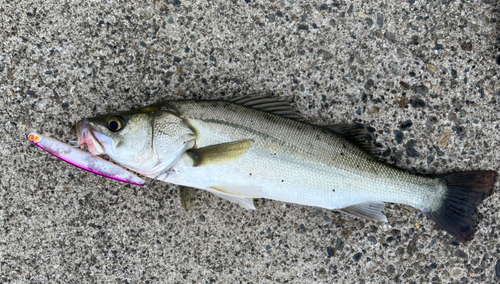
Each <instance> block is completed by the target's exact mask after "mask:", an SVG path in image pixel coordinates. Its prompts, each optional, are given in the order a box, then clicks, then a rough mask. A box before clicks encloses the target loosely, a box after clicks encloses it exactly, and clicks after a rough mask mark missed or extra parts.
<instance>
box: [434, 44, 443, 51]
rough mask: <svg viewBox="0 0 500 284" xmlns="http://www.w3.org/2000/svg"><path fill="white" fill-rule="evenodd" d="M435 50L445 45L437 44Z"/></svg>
mask: <svg viewBox="0 0 500 284" xmlns="http://www.w3.org/2000/svg"><path fill="white" fill-rule="evenodd" d="M434 49H435V50H441V49H443V45H442V44H436V46H435V47H434Z"/></svg>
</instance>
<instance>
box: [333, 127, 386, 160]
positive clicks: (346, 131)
mask: <svg viewBox="0 0 500 284" xmlns="http://www.w3.org/2000/svg"><path fill="white" fill-rule="evenodd" d="M328 128H329V129H331V130H333V131H334V132H336V133H338V134H340V135H341V136H342V137H344V138H345V139H346V140H347V141H349V142H351V143H352V144H354V145H356V146H358V147H359V148H360V149H361V150H363V151H365V152H366V153H368V154H369V155H372V156H375V157H377V156H378V155H379V153H378V150H377V148H376V147H380V146H379V144H377V143H375V141H374V139H373V136H372V134H371V133H373V132H374V131H375V129H373V128H371V127H367V126H365V125H363V124H361V123H353V124H335V125H330V126H328Z"/></svg>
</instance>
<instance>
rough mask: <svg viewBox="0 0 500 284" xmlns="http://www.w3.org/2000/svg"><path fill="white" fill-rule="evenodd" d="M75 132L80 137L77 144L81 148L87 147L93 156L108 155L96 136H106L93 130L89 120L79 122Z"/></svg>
mask: <svg viewBox="0 0 500 284" xmlns="http://www.w3.org/2000/svg"><path fill="white" fill-rule="evenodd" d="M74 130H75V132H76V135H77V136H78V142H77V144H78V145H79V146H80V147H81V148H84V146H87V148H88V150H89V151H90V153H91V154H92V155H102V154H105V153H106V150H105V149H104V147H103V145H102V144H101V143H100V142H99V140H98V139H97V138H96V135H97V136H101V137H102V136H105V135H104V134H102V133H99V132H97V131H96V130H95V129H93V128H92V126H91V125H90V124H89V121H88V120H87V119H83V120H80V121H79V122H77V123H76V125H75V129H74Z"/></svg>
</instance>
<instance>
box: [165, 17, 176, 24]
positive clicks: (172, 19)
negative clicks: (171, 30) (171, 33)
mask: <svg viewBox="0 0 500 284" xmlns="http://www.w3.org/2000/svg"><path fill="white" fill-rule="evenodd" d="M167 23H169V24H174V23H175V21H174V18H173V17H170V18H168V20H167Z"/></svg>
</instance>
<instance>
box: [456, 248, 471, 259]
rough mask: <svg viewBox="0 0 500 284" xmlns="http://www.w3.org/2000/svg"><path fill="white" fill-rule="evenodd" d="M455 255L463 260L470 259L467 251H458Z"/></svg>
mask: <svg viewBox="0 0 500 284" xmlns="http://www.w3.org/2000/svg"><path fill="white" fill-rule="evenodd" d="M455 254H456V256H458V257H461V258H467V257H469V256H468V255H467V253H466V252H465V251H463V250H457V252H456V253H455Z"/></svg>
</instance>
